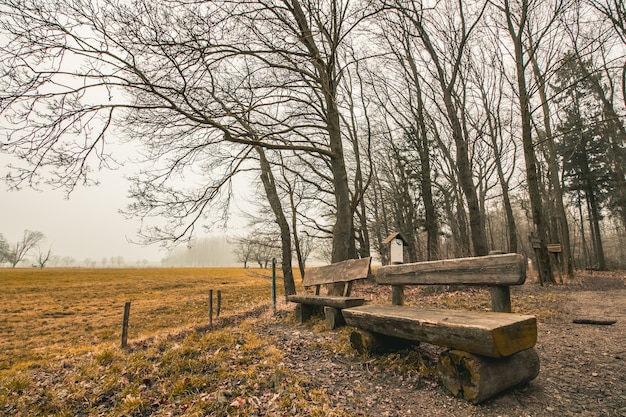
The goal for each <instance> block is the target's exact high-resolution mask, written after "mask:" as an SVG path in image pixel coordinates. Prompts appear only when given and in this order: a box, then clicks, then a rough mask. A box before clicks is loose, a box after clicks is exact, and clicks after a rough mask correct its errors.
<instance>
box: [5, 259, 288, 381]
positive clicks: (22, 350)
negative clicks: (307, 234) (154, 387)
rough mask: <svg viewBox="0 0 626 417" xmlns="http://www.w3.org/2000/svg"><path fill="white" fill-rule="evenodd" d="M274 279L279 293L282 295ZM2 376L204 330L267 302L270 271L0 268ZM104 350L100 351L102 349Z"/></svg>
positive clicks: (237, 269)
mask: <svg viewBox="0 0 626 417" xmlns="http://www.w3.org/2000/svg"><path fill="white" fill-rule="evenodd" d="M280 279H281V278H280V277H278V278H277V284H278V285H277V286H278V292H279V298H280V293H281V290H282V285H281V282H280ZM0 289H1V291H0V335H1V337H0V375H3V374H6V373H11V372H14V371H16V370H19V369H24V368H28V367H32V366H37V364H43V363H46V362H47V361H50V360H53V359H54V358H56V357H61V356H62V357H67V356H68V355H72V354H81V353H84V352H86V351H90V350H93V349H94V348H95V347H106V346H107V345H111V346H118V345H119V344H120V341H121V327H122V317H123V306H124V302H125V301H131V311H130V321H129V322H130V326H129V334H128V338H129V341H131V342H132V341H133V340H136V339H140V338H143V337H147V336H151V335H154V334H158V333H160V332H167V331H171V330H174V329H177V328H181V327H189V326H198V325H205V324H207V323H208V298H209V297H208V293H209V290H211V289H212V290H213V293H214V309H215V308H216V304H217V301H216V298H217V291H218V290H220V291H221V293H222V302H221V316H228V315H229V314H233V313H236V312H241V311H245V310H248V309H251V308H254V307H256V306H258V305H260V304H263V303H265V304H267V303H269V302H271V270H262V269H243V268H145V269H113V268H111V269H4V268H3V269H0ZM101 345H102V346H101Z"/></svg>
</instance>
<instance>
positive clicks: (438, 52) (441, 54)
mask: <svg viewBox="0 0 626 417" xmlns="http://www.w3.org/2000/svg"><path fill="white" fill-rule="evenodd" d="M384 3H385V5H386V6H387V7H393V8H394V9H395V10H397V12H398V13H399V14H400V15H401V16H402V17H403V18H405V19H406V20H407V22H408V23H409V24H410V25H411V26H412V27H413V28H414V30H415V34H416V35H417V36H418V37H419V40H420V42H421V46H422V47H423V48H424V49H425V50H426V52H427V53H428V56H429V57H430V60H431V65H432V68H433V71H432V76H433V78H434V80H435V82H436V83H437V84H438V86H439V89H440V94H441V99H442V102H443V109H444V112H445V115H446V117H447V120H448V122H449V126H450V131H451V135H452V138H453V139H454V144H455V146H456V150H455V158H456V169H457V170H458V180H459V184H460V186H461V188H462V190H463V194H464V195H465V198H466V201H467V206H468V214H469V221H470V230H471V238H472V244H473V251H474V254H475V255H486V254H487V253H488V252H489V249H488V246H487V240H486V236H485V228H484V219H483V216H482V213H481V211H480V206H479V200H478V196H477V193H476V186H475V184H474V180H473V177H474V175H473V173H472V166H471V163H470V138H468V137H467V135H466V130H465V129H464V126H463V117H464V116H463V112H464V108H463V102H462V100H463V94H462V93H459V92H458V91H457V89H458V88H459V86H458V83H459V80H460V75H461V70H462V62H463V59H464V57H465V54H466V46H467V45H468V42H469V39H470V36H471V35H472V33H473V31H474V29H475V28H476V26H477V25H478V23H479V22H480V20H481V18H482V15H483V12H484V10H485V7H486V6H487V2H479V3H477V4H473V5H469V4H466V3H465V2H458V3H457V4H456V5H455V6H454V7H453V6H452V5H450V4H446V6H449V7H443V5H442V9H441V10H438V9H437V8H426V7H424V5H423V4H422V2H418V1H409V2H401V1H385V2H384ZM444 9H445V10H444ZM451 12H453V13H451ZM450 31H453V33H455V36H454V37H449V36H448V37H446V36H445V34H447V33H450ZM436 34H439V35H441V36H440V37H438V38H436V37H435V36H437V35H436Z"/></svg>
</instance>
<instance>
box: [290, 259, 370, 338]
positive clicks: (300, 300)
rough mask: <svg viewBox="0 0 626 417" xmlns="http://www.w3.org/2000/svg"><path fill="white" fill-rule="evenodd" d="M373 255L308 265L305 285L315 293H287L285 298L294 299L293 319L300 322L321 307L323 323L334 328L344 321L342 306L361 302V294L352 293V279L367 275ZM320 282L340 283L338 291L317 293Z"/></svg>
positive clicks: (323, 283)
mask: <svg viewBox="0 0 626 417" xmlns="http://www.w3.org/2000/svg"><path fill="white" fill-rule="evenodd" d="M371 260H372V258H362V259H348V260H346V261H341V262H335V263H333V264H330V265H324V266H320V267H315V268H308V269H307V270H306V273H305V274H304V279H303V285H304V287H305V288H314V291H315V293H314V294H300V295H290V296H288V297H287V299H288V300H289V301H291V302H293V303H296V319H297V320H298V321H299V322H300V323H302V322H304V321H306V320H308V319H309V318H310V317H311V315H312V314H314V313H315V312H317V311H320V312H321V311H322V309H323V313H324V317H325V320H326V327H327V328H329V329H334V328H335V327H337V326H340V325H342V324H345V321H344V319H343V315H342V314H341V312H342V310H343V309H345V308H349V307H356V306H361V305H363V304H364V303H365V299H364V298H360V297H351V296H350V292H351V291H352V284H353V283H354V281H357V280H361V279H366V278H368V277H369V276H370V263H371ZM322 285H340V286H341V294H342V295H339V296H336V295H320V288H321V286H322Z"/></svg>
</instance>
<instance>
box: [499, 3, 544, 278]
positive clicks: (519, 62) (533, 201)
mask: <svg viewBox="0 0 626 417" xmlns="http://www.w3.org/2000/svg"><path fill="white" fill-rule="evenodd" d="M504 3H505V15H506V20H507V26H508V31H509V34H510V36H511V40H512V41H513V44H514V45H513V46H514V54H515V67H516V72H517V88H518V96H519V107H520V117H521V122H522V144H523V148H524V160H525V162H526V181H527V183H528V194H529V197H530V206H531V211H532V219H533V224H534V226H535V233H536V235H537V238H538V240H539V247H537V248H534V249H535V256H536V258H537V263H538V265H537V267H538V268H537V269H538V272H539V279H540V281H541V283H544V282H548V283H553V284H554V283H556V281H555V279H554V275H553V273H552V266H551V264H550V254H549V253H548V247H547V232H548V228H547V225H546V222H545V219H544V213H543V204H542V201H541V192H540V190H539V177H538V172H537V157H536V155H535V147H534V144H533V141H532V131H531V117H532V116H531V114H530V97H529V94H528V90H527V88H526V75H525V69H526V65H525V64H524V51H523V44H522V35H523V32H524V27H525V25H526V19H527V17H528V3H527V2H523V7H522V10H521V11H520V13H521V16H519V22H517V24H518V30H519V32H518V33H516V31H515V26H514V23H513V16H512V12H511V9H510V5H509V1H508V0H505V2H504Z"/></svg>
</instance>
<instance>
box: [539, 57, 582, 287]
mask: <svg viewBox="0 0 626 417" xmlns="http://www.w3.org/2000/svg"><path fill="white" fill-rule="evenodd" d="M532 66H533V72H534V74H535V78H536V79H537V85H538V89H539V98H540V99H541V109H542V111H543V123H544V127H545V139H544V140H545V141H546V145H547V151H548V152H547V155H546V159H547V161H548V169H549V171H550V172H549V173H550V183H551V184H552V187H553V190H554V202H555V204H556V212H557V220H558V223H559V228H558V233H559V237H560V243H561V251H562V252H561V253H562V255H563V264H564V266H565V273H566V274H567V277H568V278H570V279H573V278H574V262H573V260H572V252H571V243H570V235H569V224H568V221H567V213H566V212H565V205H564V204H563V190H562V189H561V180H560V178H559V167H558V163H557V160H556V148H555V145H554V138H553V137H552V123H551V121H550V105H549V103H548V95H547V93H546V87H545V85H546V83H545V79H544V77H543V74H542V73H541V70H540V68H539V64H538V63H537V59H536V57H535V56H533V57H532Z"/></svg>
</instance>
